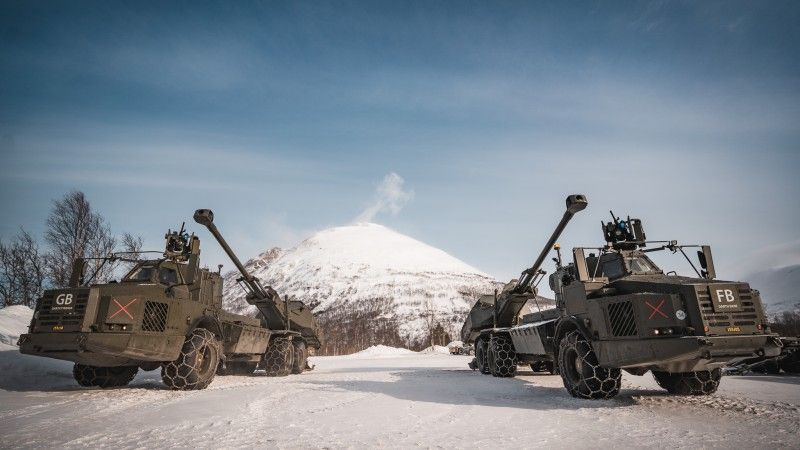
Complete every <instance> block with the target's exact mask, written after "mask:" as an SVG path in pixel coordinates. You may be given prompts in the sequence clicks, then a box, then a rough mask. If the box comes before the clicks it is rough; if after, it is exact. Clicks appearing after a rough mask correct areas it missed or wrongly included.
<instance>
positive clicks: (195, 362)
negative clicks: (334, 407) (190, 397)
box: [161, 328, 221, 391]
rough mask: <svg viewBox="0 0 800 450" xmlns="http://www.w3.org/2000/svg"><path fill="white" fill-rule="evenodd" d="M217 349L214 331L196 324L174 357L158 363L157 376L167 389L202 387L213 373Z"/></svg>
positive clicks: (204, 386) (217, 353)
mask: <svg viewBox="0 0 800 450" xmlns="http://www.w3.org/2000/svg"><path fill="white" fill-rule="evenodd" d="M220 353H221V350H220V344H219V341H217V337H216V336H214V333H212V332H210V331H208V330H206V329H203V328H198V329H196V330H194V331H192V333H191V334H190V335H189V336H188V337H187V338H186V341H185V342H184V343H183V347H182V348H181V354H180V355H179V356H178V358H177V359H176V360H175V361H172V362H168V363H165V364H164V365H163V366H161V379H162V380H163V381H164V384H165V385H166V386H167V387H168V388H170V389H176V390H183V391H190V390H198V389H205V388H206V387H208V385H209V384H211V382H212V381H213V380H214V375H216V373H217V367H218V366H219V359H220Z"/></svg>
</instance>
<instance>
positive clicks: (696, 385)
mask: <svg viewBox="0 0 800 450" xmlns="http://www.w3.org/2000/svg"><path fill="white" fill-rule="evenodd" d="M653 378H655V379H656V383H658V385H659V386H661V387H662V388H664V389H666V390H667V391H668V392H669V393H670V394H676V395H710V394H713V393H714V392H717V388H718V387H719V380H720V378H722V369H714V370H701V371H698V372H676V373H670V372H659V371H655V370H654V371H653Z"/></svg>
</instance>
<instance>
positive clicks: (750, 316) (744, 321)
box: [697, 286, 758, 328]
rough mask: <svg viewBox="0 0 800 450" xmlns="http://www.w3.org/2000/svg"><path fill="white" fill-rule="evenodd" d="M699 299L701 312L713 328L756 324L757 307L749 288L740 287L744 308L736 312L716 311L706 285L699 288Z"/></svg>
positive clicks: (740, 297)
mask: <svg viewBox="0 0 800 450" xmlns="http://www.w3.org/2000/svg"><path fill="white" fill-rule="evenodd" d="M697 299H698V301H699V302H700V313H701V314H702V315H703V319H705V320H706V321H707V322H708V326H709V327H711V328H722V327H729V326H731V325H735V326H755V325H756V319H758V315H757V314H754V313H755V312H756V308H755V304H754V303H753V293H752V291H750V290H749V289H745V288H743V287H739V299H740V301H741V302H742V310H741V311H739V312H735V313H718V312H716V313H715V312H714V307H713V306H712V305H711V301H712V300H711V297H710V296H709V295H708V290H707V288H706V287H705V286H703V287H699V288H698V290H697Z"/></svg>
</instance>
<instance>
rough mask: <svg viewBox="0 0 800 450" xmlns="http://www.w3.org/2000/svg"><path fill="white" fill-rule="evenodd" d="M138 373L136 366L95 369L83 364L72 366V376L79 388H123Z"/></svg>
mask: <svg viewBox="0 0 800 450" xmlns="http://www.w3.org/2000/svg"><path fill="white" fill-rule="evenodd" d="M138 371H139V367H138V366H122V367H95V366H87V365H85V364H75V365H74V366H72V376H74V377H75V381H77V382H78V384H80V385H81V386H85V387H91V386H98V387H101V388H111V387H119V386H125V385H127V384H128V383H130V382H131V380H133V377H135V376H136V373H137V372H138Z"/></svg>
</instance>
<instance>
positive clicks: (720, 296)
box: [717, 289, 736, 303]
mask: <svg viewBox="0 0 800 450" xmlns="http://www.w3.org/2000/svg"><path fill="white" fill-rule="evenodd" d="M735 300H736V298H735V297H734V296H733V291H732V290H730V289H717V301H718V302H720V303H725V302H728V303H733V302H734V301H735Z"/></svg>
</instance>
